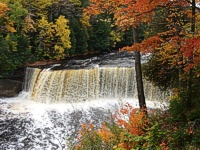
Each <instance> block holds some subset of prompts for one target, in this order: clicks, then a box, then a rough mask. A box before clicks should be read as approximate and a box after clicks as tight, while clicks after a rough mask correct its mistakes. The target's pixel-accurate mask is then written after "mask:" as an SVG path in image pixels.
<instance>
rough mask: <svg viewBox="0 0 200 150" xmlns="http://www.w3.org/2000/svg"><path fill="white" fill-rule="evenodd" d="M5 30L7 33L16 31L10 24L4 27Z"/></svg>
mask: <svg viewBox="0 0 200 150" xmlns="http://www.w3.org/2000/svg"><path fill="white" fill-rule="evenodd" d="M6 28H7V31H8V32H17V31H16V30H15V28H14V27H12V26H11V24H7V25H6Z"/></svg>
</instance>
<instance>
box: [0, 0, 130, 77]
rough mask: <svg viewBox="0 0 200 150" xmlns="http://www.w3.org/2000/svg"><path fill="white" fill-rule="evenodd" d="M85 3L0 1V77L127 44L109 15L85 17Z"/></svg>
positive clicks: (67, 0)
mask: <svg viewBox="0 0 200 150" xmlns="http://www.w3.org/2000/svg"><path fill="white" fill-rule="evenodd" d="M88 5H89V1H88V0H39V1H33V0H31V1H30V0H0V43H1V47H0V53H1V58H0V66H1V67H0V68H1V69H0V75H1V76H4V75H6V74H8V73H10V72H12V70H14V69H16V68H17V67H18V66H22V65H23V64H25V63H26V62H34V61H37V60H61V59H65V58H66V57H71V56H78V55H87V54H93V53H99V52H102V51H108V50H112V49H113V48H114V47H115V46H117V47H123V46H125V45H131V43H132V41H133V37H132V36H129V35H132V33H131V32H130V31H126V32H122V30H119V29H117V28H116V25H114V24H113V20H112V18H113V17H112V15H110V14H101V15H97V16H94V17H92V18H89V16H88V15H86V13H84V12H83V9H84V8H85V7H87V6H88Z"/></svg>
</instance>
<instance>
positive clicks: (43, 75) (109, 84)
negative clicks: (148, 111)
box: [24, 67, 170, 103]
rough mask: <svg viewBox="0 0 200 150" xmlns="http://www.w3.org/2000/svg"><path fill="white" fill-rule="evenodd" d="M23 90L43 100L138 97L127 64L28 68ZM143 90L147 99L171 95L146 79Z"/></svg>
mask: <svg viewBox="0 0 200 150" xmlns="http://www.w3.org/2000/svg"><path fill="white" fill-rule="evenodd" d="M24 90H25V91H27V92H29V97H30V99H32V100H34V101H37V102H42V103H63V102H65V103H66V102H67V103H73V102H83V101H91V100H95V99H126V98H135V99H136V98H137V88H136V79H135V69H134V68H129V67H96V68H90V69H77V70H71V69H69V70H51V69H50V68H48V69H38V68H27V69H26V76H25V84H24ZM144 91H145V97H146V99H147V100H158V101H163V100H165V99H166V98H167V97H168V96H169V95H170V94H169V92H162V91H160V90H159V88H157V87H155V86H154V85H153V84H152V83H149V82H147V81H145V80H144Z"/></svg>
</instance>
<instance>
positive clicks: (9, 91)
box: [0, 79, 22, 97]
mask: <svg viewBox="0 0 200 150" xmlns="http://www.w3.org/2000/svg"><path fill="white" fill-rule="evenodd" d="M21 91H22V82H20V81H16V80H8V79H0V97H14V96H17V95H18V94H19V93H20V92H21Z"/></svg>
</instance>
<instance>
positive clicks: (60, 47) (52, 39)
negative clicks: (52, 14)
mask: <svg viewBox="0 0 200 150" xmlns="http://www.w3.org/2000/svg"><path fill="white" fill-rule="evenodd" d="M68 22H69V21H68V20H67V19H66V18H65V17H64V16H59V18H58V19H56V22H55V23H54V24H53V23H52V22H50V23H49V22H48V21H47V20H46V19H45V18H44V17H42V19H41V20H40V21H39V22H38V29H39V37H40V39H43V43H44V44H45V46H46V49H52V46H53V53H54V54H53V55H54V56H53V58H55V59H57V60H59V59H62V58H64V57H65V53H64V52H65V49H66V48H67V49H68V48H71V42H70V30H69V26H67V24H68ZM49 53H50V52H49Z"/></svg>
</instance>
